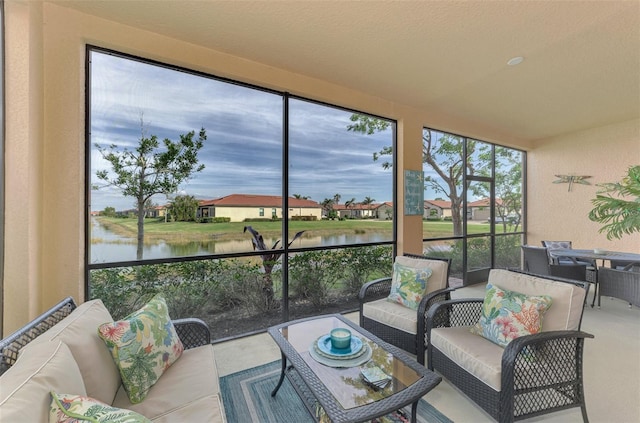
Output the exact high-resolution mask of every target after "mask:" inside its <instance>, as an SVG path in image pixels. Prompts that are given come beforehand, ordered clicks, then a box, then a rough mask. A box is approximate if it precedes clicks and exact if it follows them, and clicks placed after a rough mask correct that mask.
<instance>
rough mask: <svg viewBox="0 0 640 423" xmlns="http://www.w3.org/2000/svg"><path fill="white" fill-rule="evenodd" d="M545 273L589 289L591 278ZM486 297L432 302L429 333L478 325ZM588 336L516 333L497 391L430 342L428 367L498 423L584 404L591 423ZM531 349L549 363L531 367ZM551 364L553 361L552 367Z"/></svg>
mask: <svg viewBox="0 0 640 423" xmlns="http://www.w3.org/2000/svg"><path fill="white" fill-rule="evenodd" d="M516 272H517V271H516ZM518 273H527V272H518ZM536 276H538V275H536ZM545 278H546V279H552V280H558V281H561V282H566V283H571V284H574V285H577V286H580V287H582V288H584V289H585V290H587V289H588V283H587V282H578V281H574V280H568V279H563V278H555V277H550V276H549V277H545ZM482 301H483V300H482V299H458V300H449V301H444V302H441V303H439V304H437V305H434V306H433V307H432V308H431V309H429V312H428V315H427V337H428V338H430V336H431V329H433V328H441V327H455V326H472V325H474V324H476V323H477V322H478V320H479V318H480V313H481V308H482ZM585 301H586V295H585ZM585 338H593V335H591V334H588V333H585V332H582V331H580V330H575V331H550V332H540V333H537V334H535V335H528V336H522V337H520V338H516V339H515V340H513V341H512V342H510V343H509V344H508V345H507V347H506V348H505V349H504V353H503V354H502V371H501V375H502V381H501V387H502V389H501V390H500V391H495V390H493V389H492V388H491V387H489V386H488V385H486V384H485V383H483V382H482V381H480V380H479V379H477V378H476V377H475V376H473V375H471V374H469V373H468V372H467V371H466V370H464V369H463V368H462V367H460V366H459V365H457V364H456V363H455V362H453V361H452V360H451V359H449V358H448V357H447V356H446V355H444V354H443V353H442V352H440V351H439V350H438V349H437V348H434V347H433V346H432V345H431V344H429V345H428V347H427V360H428V368H429V369H430V370H435V371H437V372H438V373H440V374H441V375H442V376H444V377H445V378H446V379H448V380H449V381H450V382H451V383H452V384H454V385H455V386H456V387H458V389H460V390H461V391H462V392H463V393H464V394H465V395H467V396H468V397H469V398H471V399H472V400H473V401H474V402H475V403H477V404H478V405H479V406H480V407H482V408H483V409H484V410H485V411H486V412H487V413H489V414H490V415H491V416H492V417H493V418H494V419H496V420H497V421H499V422H511V421H514V420H521V419H525V418H530V417H534V416H538V415H541V414H546V413H550V412H554V411H559V410H564V409H568V408H572V407H580V408H581V410H582V418H583V420H584V421H585V422H588V418H587V409H586V404H585V398H584V389H583V381H582V376H583V370H582V363H583V359H582V355H583V345H584V339H585ZM530 351H535V352H536V353H540V352H542V353H543V354H544V357H545V360H544V361H545V365H544V366H532V363H531V358H530ZM548 363H552V364H553V366H548V365H547V364H548Z"/></svg>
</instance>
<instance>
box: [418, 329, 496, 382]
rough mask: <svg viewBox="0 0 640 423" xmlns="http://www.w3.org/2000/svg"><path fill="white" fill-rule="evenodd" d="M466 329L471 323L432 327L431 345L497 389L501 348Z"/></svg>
mask: <svg viewBox="0 0 640 423" xmlns="http://www.w3.org/2000/svg"><path fill="white" fill-rule="evenodd" d="M469 329H470V326H458V327H452V328H437V329H432V330H431V345H432V346H433V347H434V348H437V349H438V350H439V351H440V352H442V353H443V354H444V355H446V356H447V357H449V358H450V359H451V360H453V362H454V363H456V364H457V365H459V366H460V367H462V368H463V369H465V370H466V371H467V372H469V373H471V374H473V375H474V376H475V377H477V378H478V379H480V380H481V381H483V382H484V383H486V384H487V385H489V386H491V387H492V388H493V389H495V390H496V391H499V390H500V385H501V380H500V377H501V366H502V353H503V352H504V348H502V347H501V346H499V345H497V344H494V343H493V342H491V341H488V340H486V339H484V338H483V337H481V336H478V335H474V334H472V333H471V332H470V330H469Z"/></svg>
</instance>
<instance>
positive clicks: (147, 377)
mask: <svg viewBox="0 0 640 423" xmlns="http://www.w3.org/2000/svg"><path fill="white" fill-rule="evenodd" d="M98 335H99V336H100V338H102V339H103V340H104V342H105V343H106V344H107V347H108V348H109V351H111V356H112V357H113V360H114V361H115V363H116V365H117V366H118V369H119V370H120V376H121V377H122V385H123V386H124V389H125V390H126V391H127V395H128V396H129V400H130V401H131V402H132V403H134V404H137V403H139V402H141V401H142V400H143V399H145V398H146V396H147V394H148V392H149V389H151V387H152V386H153V385H154V384H155V383H156V382H157V381H158V379H160V376H162V374H163V373H164V371H165V370H167V369H168V368H169V366H171V365H172V364H173V363H174V362H175V361H176V360H177V359H178V358H179V357H180V356H181V355H182V351H183V350H184V347H183V345H182V342H181V341H180V338H179V337H178V334H177V332H176V329H175V328H174V326H173V323H171V319H170V318H169V312H168V309H167V303H166V301H165V299H164V298H163V297H162V296H161V295H160V294H159V295H156V296H155V297H154V298H153V299H152V300H151V301H149V302H148V303H147V304H146V305H145V306H144V307H142V308H141V309H140V310H138V311H136V312H134V313H132V314H130V315H129V316H127V317H125V318H124V319H123V320H120V321H117V322H112V323H105V324H103V325H100V327H99V328H98Z"/></svg>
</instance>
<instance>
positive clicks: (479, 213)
mask: <svg viewBox="0 0 640 423" xmlns="http://www.w3.org/2000/svg"><path fill="white" fill-rule="evenodd" d="M496 205H497V206H501V205H502V200H501V199H499V198H496ZM496 214H497V212H496ZM467 217H468V219H469V220H475V221H485V222H486V221H488V220H489V219H490V218H491V207H490V204H489V199H488V198H482V199H480V200H476V201H472V202H470V203H469V204H467ZM496 218H498V216H496Z"/></svg>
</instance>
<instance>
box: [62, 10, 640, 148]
mask: <svg viewBox="0 0 640 423" xmlns="http://www.w3.org/2000/svg"><path fill="white" fill-rule="evenodd" d="M51 2H52V3H57V4H59V5H62V6H64V7H70V8H74V9H77V10H79V11H81V12H84V13H88V14H92V15H97V16H100V17H103V18H105V19H109V20H113V21H117V22H121V23H124V24H126V25H131V26H135V27H139V28H142V29H146V30H148V31H152V32H157V33H160V34H164V35H167V36H170V37H173V38H176V39H180V40H184V41H187V42H190V43H194V44H198V45H202V46H206V47H209V48H211V49H215V50H218V51H222V52H227V53H230V54H233V55H236V56H240V57H244V58H247V59H250V60H253V61H256V62H260V63H264V64H267V65H271V66H274V67H277V68H282V69H286V70H289V71H293V72H296V73H301V74H304V75H308V76H311V77H315V78H319V79H322V80H326V81H330V82H333V83H336V84H339V85H342V86H345V87H350V88H353V89H356V90H359V91H363V92H366V93H368V94H371V95H374V96H378V97H381V98H384V99H388V100H391V101H394V102H397V103H401V104H405V105H409V106H413V107H417V108H421V109H425V110H426V111H433V112H434V113H436V112H437V113H438V114H446V115H449V116H450V117H452V118H454V119H458V120H464V121H468V122H470V123H473V124H480V125H482V126H484V127H486V128H489V129H491V130H492V131H497V132H500V133H503V134H505V136H506V137H509V138H510V140H511V141H514V142H515V141H521V142H522V141H524V142H530V141H535V140H539V139H545V138H547V137H551V136H555V135H561V134H565V133H572V132H576V131H579V130H582V129H587V128H592V127H597V126H602V125H606V124H609V123H614V122H621V121H625V120H629V119H635V118H639V117H640V1H638V0H631V1H559V0H557V1H551V0H547V1H526V2H525V1H467V2H461V1H302V0H299V1H213V0H201V1H187V0H183V1H177V0H176V1H166V0H145V1H139V0H126V1H116V0H92V1H87V0H52V1H51ZM514 56H523V57H524V59H525V60H524V62H523V63H522V64H520V65H518V66H515V67H511V66H507V64H506V62H507V60H509V59H510V58H512V57H514ZM505 141H506V140H505Z"/></svg>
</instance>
